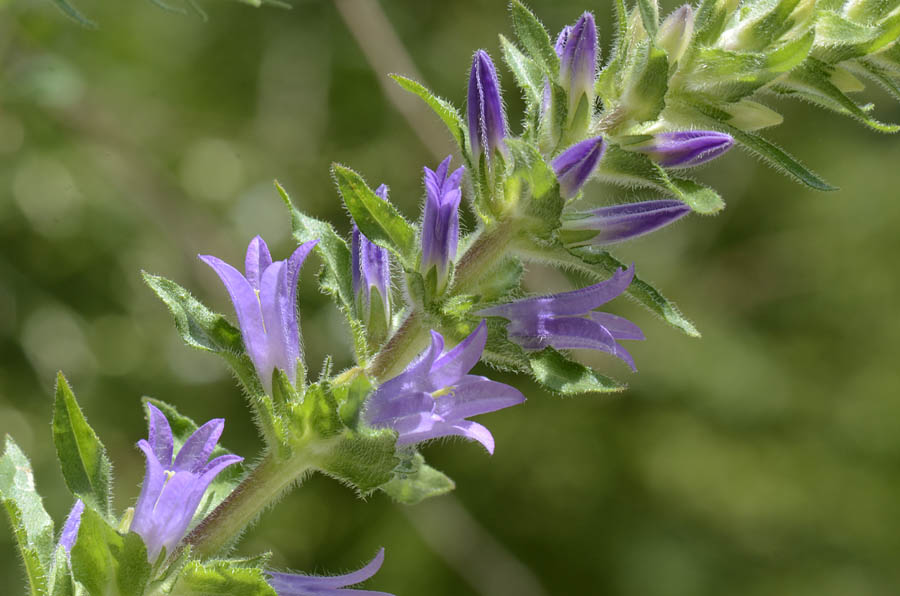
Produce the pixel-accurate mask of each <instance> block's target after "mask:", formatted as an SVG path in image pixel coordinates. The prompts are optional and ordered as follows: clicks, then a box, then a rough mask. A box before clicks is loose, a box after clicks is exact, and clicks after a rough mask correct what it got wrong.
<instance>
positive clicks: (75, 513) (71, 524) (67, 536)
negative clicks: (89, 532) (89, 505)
mask: <svg viewBox="0 0 900 596" xmlns="http://www.w3.org/2000/svg"><path fill="white" fill-rule="evenodd" d="M82 513H84V501H82V500H81V499H78V500H77V501H75V505H73V506H72V510H71V511H69V515H68V517H66V522H65V523H64V524H63V529H62V532H61V533H60V535H59V545H58V546H57V548H58V547H59V546H61V547H63V548H64V549H66V554H67V555H69V554H71V553H72V547H73V546H75V540H76V539H77V538H78V528H79V527H80V526H81V514H82Z"/></svg>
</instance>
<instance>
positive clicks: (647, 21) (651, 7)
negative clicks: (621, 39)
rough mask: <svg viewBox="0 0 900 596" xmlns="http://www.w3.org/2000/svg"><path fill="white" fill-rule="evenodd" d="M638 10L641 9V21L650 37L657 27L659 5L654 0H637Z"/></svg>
mask: <svg viewBox="0 0 900 596" xmlns="http://www.w3.org/2000/svg"><path fill="white" fill-rule="evenodd" d="M637 5H638V10H640V11H641V22H642V23H643V24H644V29H645V30H646V31H647V33H649V34H650V37H655V36H656V31H657V29H659V5H658V4H657V2H656V0H637Z"/></svg>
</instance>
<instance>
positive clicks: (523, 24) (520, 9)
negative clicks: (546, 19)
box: [510, 0, 559, 80]
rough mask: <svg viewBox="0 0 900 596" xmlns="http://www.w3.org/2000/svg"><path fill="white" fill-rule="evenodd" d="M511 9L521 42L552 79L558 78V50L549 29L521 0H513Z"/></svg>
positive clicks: (514, 25) (514, 26) (514, 27)
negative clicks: (554, 46)
mask: <svg viewBox="0 0 900 596" xmlns="http://www.w3.org/2000/svg"><path fill="white" fill-rule="evenodd" d="M510 11H511V13H512V22H513V29H515V31H516V36H517V37H518V38H519V42H520V43H521V44H522V46H523V47H524V48H525V51H526V52H528V55H529V56H530V57H531V59H532V60H534V61H535V62H536V63H537V64H538V65H539V66H540V67H541V68H542V69H543V70H544V72H545V73H546V74H547V75H548V76H549V77H550V79H551V80H556V76H557V74H558V73H559V57H558V56H557V55H556V50H555V49H553V44H552V43H551V42H550V35H549V34H548V33H547V30H546V29H545V28H544V26H543V25H542V24H541V22H540V21H539V20H538V18H537V17H536V16H534V13H532V12H531V11H530V10H528V8H526V7H525V5H524V4H522V3H521V2H519V0H513V2H512V4H510Z"/></svg>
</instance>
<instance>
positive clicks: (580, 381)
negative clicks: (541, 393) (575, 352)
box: [528, 348, 625, 395]
mask: <svg viewBox="0 0 900 596" xmlns="http://www.w3.org/2000/svg"><path fill="white" fill-rule="evenodd" d="M528 360H529V363H530V364H531V373H532V375H533V376H534V378H535V380H536V381H537V382H538V383H539V384H540V385H541V386H542V387H543V388H544V389H547V390H548V391H550V392H552V393H559V394H561V395H578V394H581V393H611V392H615V391H622V390H623V389H625V385H623V384H621V383H619V382H618V381H616V380H614V379H611V378H609V377H606V376H603V375H601V374H600V373H598V372H597V371H595V370H593V369H591V368H589V367H587V366H585V365H583V364H580V363H578V362H575V361H574V360H571V359H569V358H566V357H565V356H563V355H562V354H560V353H559V352H557V351H556V350H554V349H553V348H544V349H543V350H541V351H540V352H535V353H534V354H531V355H530V356H529V359H528Z"/></svg>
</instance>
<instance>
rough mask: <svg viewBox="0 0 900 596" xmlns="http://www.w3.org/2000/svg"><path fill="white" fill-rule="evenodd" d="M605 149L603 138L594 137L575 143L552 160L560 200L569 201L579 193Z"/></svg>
mask: <svg viewBox="0 0 900 596" xmlns="http://www.w3.org/2000/svg"><path fill="white" fill-rule="evenodd" d="M605 149H606V143H604V142H603V137H594V138H592V139H587V140H586V141H581V142H580V143H575V144H574V145H572V146H571V147H569V148H568V149H566V150H565V151H563V152H562V153H560V154H559V155H558V156H557V157H556V159H554V160H553V163H552V165H553V171H554V172H556V179H557V180H558V181H559V193H560V195H561V196H562V198H564V199H571V198H572V197H574V196H575V195H577V194H578V193H579V192H580V191H581V187H582V186H584V184H585V182H587V181H588V178H590V176H591V174H592V173H593V172H594V168H596V167H597V163H598V162H599V161H600V158H601V157H603V151H604V150H605Z"/></svg>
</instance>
